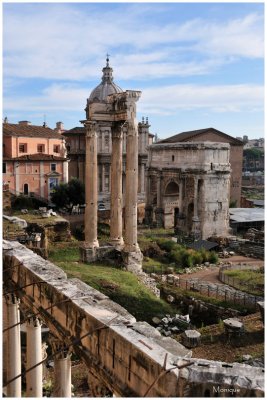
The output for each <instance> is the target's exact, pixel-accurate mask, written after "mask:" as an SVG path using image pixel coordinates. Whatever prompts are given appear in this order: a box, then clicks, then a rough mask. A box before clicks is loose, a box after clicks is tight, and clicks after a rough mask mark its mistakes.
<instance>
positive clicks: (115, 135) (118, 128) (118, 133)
mask: <svg viewBox="0 0 267 400" xmlns="http://www.w3.org/2000/svg"><path fill="white" fill-rule="evenodd" d="M124 126H125V123H121V122H114V123H113V125H112V139H121V140H122V138H123V127H124Z"/></svg>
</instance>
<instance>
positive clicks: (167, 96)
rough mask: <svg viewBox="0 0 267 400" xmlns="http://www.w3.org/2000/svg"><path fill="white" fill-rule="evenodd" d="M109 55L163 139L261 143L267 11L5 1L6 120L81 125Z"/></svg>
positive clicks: (231, 6) (239, 6)
mask: <svg viewBox="0 0 267 400" xmlns="http://www.w3.org/2000/svg"><path fill="white" fill-rule="evenodd" d="M106 53H109V54H110V65H111V66H112V67H113V75H114V81H115V83H117V84H118V85H119V86H120V87H122V88H123V89H124V90H126V89H133V90H141V91H142V96H141V99H140V100H139V102H138V104H137V110H138V115H137V116H138V120H141V118H142V116H144V117H148V119H149V122H150V124H151V128H150V130H151V132H152V133H157V134H158V136H159V137H160V138H165V137H168V136H171V135H173V134H176V133H179V132H182V131H187V130H193V129H201V128H207V127H214V128H216V129H218V130H221V131H223V132H225V133H228V134H229V135H232V136H243V135H248V136H249V138H258V137H263V136H264V103H263V102H264V4H263V3H216V2H214V3H163V2H162V3H138V4H137V3H9V4H8V3H5V4H4V5H3V117H5V116H7V117H8V120H9V122H12V123H17V122H18V121H19V120H29V121H31V122H32V124H36V125H41V124H42V123H43V121H44V115H45V118H46V122H47V124H48V126H50V127H51V128H54V127H55V124H56V122H57V121H62V122H64V125H65V128H66V129H71V128H73V127H74V126H80V122H79V121H80V120H82V119H84V118H85V112H84V108H85V104H86V99H87V98H88V97H89V95H90V92H91V90H92V89H93V88H94V87H95V86H96V85H98V84H99V83H100V80H101V76H102V68H103V66H104V65H105V58H106Z"/></svg>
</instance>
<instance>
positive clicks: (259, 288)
mask: <svg viewBox="0 0 267 400" xmlns="http://www.w3.org/2000/svg"><path fill="white" fill-rule="evenodd" d="M224 275H226V276H228V277H229V278H232V279H231V280H230V281H229V284H230V285H231V286H233V287H235V288H237V289H239V290H242V291H244V292H247V293H250V294H253V295H256V296H263V295H264V274H263V271H262V269H259V270H256V271H255V270H248V269H246V270H225V271H224Z"/></svg>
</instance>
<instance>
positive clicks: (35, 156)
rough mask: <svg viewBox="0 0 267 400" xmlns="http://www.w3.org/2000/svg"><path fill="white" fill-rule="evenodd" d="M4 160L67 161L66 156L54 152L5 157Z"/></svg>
mask: <svg viewBox="0 0 267 400" xmlns="http://www.w3.org/2000/svg"><path fill="white" fill-rule="evenodd" d="M3 160H4V161H8V160H10V161H66V158H64V157H60V156H54V155H52V154H43V153H36V154H27V155H26V154H25V155H24V156H20V157H3Z"/></svg>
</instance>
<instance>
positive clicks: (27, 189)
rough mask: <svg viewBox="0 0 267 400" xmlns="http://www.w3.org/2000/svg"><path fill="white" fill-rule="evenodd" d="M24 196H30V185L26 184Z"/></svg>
mask: <svg viewBox="0 0 267 400" xmlns="http://www.w3.org/2000/svg"><path fill="white" fill-rule="evenodd" d="M23 194H25V196H28V194H29V185H28V183H24V186H23Z"/></svg>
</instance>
